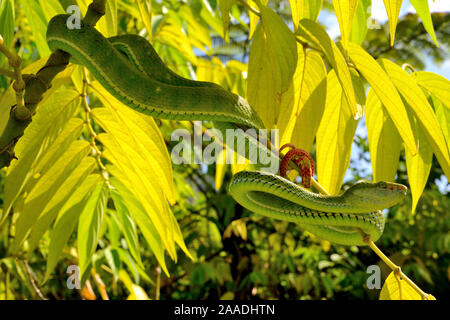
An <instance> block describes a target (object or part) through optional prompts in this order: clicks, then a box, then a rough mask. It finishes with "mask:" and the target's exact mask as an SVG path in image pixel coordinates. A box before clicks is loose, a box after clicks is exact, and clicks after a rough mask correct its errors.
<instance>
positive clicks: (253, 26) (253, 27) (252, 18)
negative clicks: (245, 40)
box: [247, 0, 269, 39]
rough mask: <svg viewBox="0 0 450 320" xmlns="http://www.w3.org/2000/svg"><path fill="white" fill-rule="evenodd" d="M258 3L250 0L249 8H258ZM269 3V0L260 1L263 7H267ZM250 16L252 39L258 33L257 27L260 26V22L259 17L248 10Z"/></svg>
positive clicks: (250, 34)
mask: <svg viewBox="0 0 450 320" xmlns="http://www.w3.org/2000/svg"><path fill="white" fill-rule="evenodd" d="M256 2H258V0H256V1H255V0H248V1H247V3H248V5H249V6H251V7H253V8H257V4H256ZM267 2H269V0H259V3H261V4H262V5H266V4H267ZM248 16H249V18H250V32H249V35H248V37H249V39H251V38H252V37H253V34H254V33H255V31H256V26H257V25H258V21H259V17H258V16H257V15H256V14H254V13H253V12H251V11H250V10H248Z"/></svg>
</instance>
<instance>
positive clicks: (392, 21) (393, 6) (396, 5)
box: [383, 0, 403, 46]
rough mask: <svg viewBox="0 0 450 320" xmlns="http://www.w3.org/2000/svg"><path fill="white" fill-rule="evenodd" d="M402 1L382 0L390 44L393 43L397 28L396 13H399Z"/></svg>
mask: <svg viewBox="0 0 450 320" xmlns="http://www.w3.org/2000/svg"><path fill="white" fill-rule="evenodd" d="M402 1H403V0H383V2H384V6H385V7H386V13H387V16H388V19H389V34H390V39H391V46H393V45H394V39H395V29H396V28H397V21H398V15H399V14H400V8H401V7H402Z"/></svg>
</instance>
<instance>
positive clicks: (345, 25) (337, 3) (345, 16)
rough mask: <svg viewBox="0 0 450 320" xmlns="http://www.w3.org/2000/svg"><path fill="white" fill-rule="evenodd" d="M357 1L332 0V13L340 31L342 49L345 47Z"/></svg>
mask: <svg viewBox="0 0 450 320" xmlns="http://www.w3.org/2000/svg"><path fill="white" fill-rule="evenodd" d="M357 5H358V0H333V6H334V11H335V12H336V17H337V19H338V22H339V29H340V30H341V38H342V43H343V44H344V47H345V48H346V47H347V44H348V41H349V38H350V31H351V26H352V23H353V17H354V16H355V11H356V7H357Z"/></svg>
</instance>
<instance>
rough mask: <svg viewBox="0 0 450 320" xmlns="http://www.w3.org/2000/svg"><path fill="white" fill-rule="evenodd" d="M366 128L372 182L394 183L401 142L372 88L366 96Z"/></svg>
mask: <svg viewBox="0 0 450 320" xmlns="http://www.w3.org/2000/svg"><path fill="white" fill-rule="evenodd" d="M366 126H367V136H368V139H369V151H370V161H371V164H372V172H373V181H374V182H376V181H394V179H395V174H396V173H397V168H398V163H399V158H400V151H401V147H402V140H401V138H400V135H399V134H398V131H397V129H396V128H395V125H394V122H392V120H391V118H390V117H389V114H388V112H387V111H386V108H384V107H383V105H382V104H381V102H380V100H379V99H378V97H377V95H376V94H375V92H374V91H373V89H372V88H370V89H369V93H368V94H367V103H366Z"/></svg>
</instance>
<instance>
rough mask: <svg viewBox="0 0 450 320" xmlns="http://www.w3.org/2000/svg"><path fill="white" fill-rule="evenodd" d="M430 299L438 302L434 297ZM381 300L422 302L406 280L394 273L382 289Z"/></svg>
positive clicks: (430, 296)
mask: <svg viewBox="0 0 450 320" xmlns="http://www.w3.org/2000/svg"><path fill="white" fill-rule="evenodd" d="M428 299H429V300H436V298H435V297H433V296H432V295H429V297H428ZM380 300H422V297H421V296H420V294H418V293H417V291H415V290H414V289H413V288H412V287H411V286H410V285H409V284H408V283H407V282H406V281H405V280H403V279H402V280H400V278H397V277H396V276H395V274H394V271H392V272H391V273H390V274H389V276H388V277H387V278H386V281H385V282H384V285H383V288H382V289H381V292H380Z"/></svg>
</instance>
